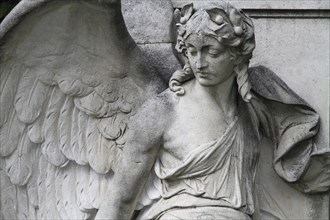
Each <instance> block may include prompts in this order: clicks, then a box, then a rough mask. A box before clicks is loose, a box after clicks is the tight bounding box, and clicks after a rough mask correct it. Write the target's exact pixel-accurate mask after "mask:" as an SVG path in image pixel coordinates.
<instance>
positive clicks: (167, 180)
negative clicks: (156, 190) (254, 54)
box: [142, 67, 322, 219]
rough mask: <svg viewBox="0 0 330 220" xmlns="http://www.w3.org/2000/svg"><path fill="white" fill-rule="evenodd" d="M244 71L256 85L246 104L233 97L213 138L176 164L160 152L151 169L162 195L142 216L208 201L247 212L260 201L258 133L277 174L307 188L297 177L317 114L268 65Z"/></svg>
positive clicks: (308, 151)
mask: <svg viewBox="0 0 330 220" xmlns="http://www.w3.org/2000/svg"><path fill="white" fill-rule="evenodd" d="M254 74H256V75H254ZM258 74H260V75H258ZM250 76H251V78H252V80H251V81H252V82H253V83H256V81H258V85H260V84H262V86H258V87H253V94H254V97H253V100H252V102H251V103H245V102H243V101H242V100H241V99H240V98H239V100H240V101H239V104H238V109H239V113H238V116H237V117H238V120H237V121H234V122H233V123H232V124H231V125H230V126H229V127H228V129H227V131H226V132H225V133H224V134H223V135H222V136H221V137H220V138H219V139H218V140H215V141H212V142H210V143H206V144H204V145H200V146H196V148H195V150H194V151H193V152H191V154H189V155H188V156H187V157H186V159H185V160H183V161H182V163H178V164H173V163H165V161H162V160H161V158H162V155H161V154H160V156H159V158H158V159H157V161H156V164H155V173H156V174H157V176H158V177H159V178H160V179H161V180H162V184H163V189H162V199H161V200H160V201H158V203H156V204H155V205H154V206H153V207H152V208H151V209H150V210H149V212H148V213H147V214H145V215H144V216H146V217H147V218H148V219H154V218H157V216H158V217H159V216H161V215H162V214H163V213H165V212H167V211H168V210H171V209H174V208H183V209H185V208H189V207H190V208H191V207H210V206H218V207H229V208H233V209H236V210H241V211H242V212H243V213H246V214H247V215H250V216H252V215H253V214H254V213H255V202H256V201H255V198H261V204H262V203H266V202H265V201H263V199H264V198H265V197H263V195H258V194H259V193H260V194H261V193H263V191H262V190H259V191H256V192H254V191H253V189H255V185H254V184H256V179H255V178H256V169H257V161H258V157H259V151H260V149H259V148H260V147H262V146H260V140H261V138H262V136H265V137H266V138H268V139H269V140H271V141H272V142H273V145H274V165H275V170H276V172H277V173H278V175H279V176H281V177H282V178H283V179H285V180H286V181H288V182H297V181H298V180H300V182H297V183H296V184H297V185H303V186H304V188H303V191H307V190H308V189H307V188H308V185H306V184H305V183H304V182H303V181H302V179H303V178H302V177H303V176H304V173H305V172H306V169H307V166H308V165H309V163H310V159H311V157H312V156H313V155H317V154H319V153H318V152H317V151H316V149H315V148H314V145H313V138H314V136H315V134H316V133H317V130H318V124H319V116H318V115H317V113H316V112H315V111H314V110H313V109H312V108H311V107H309V106H308V105H307V104H306V103H305V102H304V101H303V100H301V99H300V98H298V96H297V95H296V94H295V93H294V92H292V91H291V90H289V89H288V88H287V86H286V85H285V84H284V83H283V82H282V81H281V80H280V79H278V78H277V77H276V75H275V74H274V73H272V72H270V71H269V70H268V69H266V68H264V67H257V68H254V69H250ZM257 77H259V78H257ZM264 89H266V91H264ZM277 93H280V94H277ZM171 161H172V160H171ZM173 161H174V160H173ZM320 172H321V171H320ZM298 189H300V190H301V187H298ZM320 190H322V189H320ZM183 201H184V202H183ZM256 208H258V209H259V208H260V209H262V208H263V207H262V205H261V207H256ZM201 209H202V208H201ZM144 216H143V217H144ZM143 217H142V218H143Z"/></svg>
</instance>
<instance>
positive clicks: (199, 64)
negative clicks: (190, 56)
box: [196, 55, 207, 70]
mask: <svg viewBox="0 0 330 220" xmlns="http://www.w3.org/2000/svg"><path fill="white" fill-rule="evenodd" d="M205 67H207V61H206V60H205V58H204V57H203V56H202V55H198V56H197V59H196V69H197V70H201V69H204V68H205Z"/></svg>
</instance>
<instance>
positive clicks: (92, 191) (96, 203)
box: [88, 169, 109, 209]
mask: <svg viewBox="0 0 330 220" xmlns="http://www.w3.org/2000/svg"><path fill="white" fill-rule="evenodd" d="M103 176H104V175H100V174H99V173H97V172H95V171H94V170H93V169H90V174H89V188H88V190H89V196H90V201H91V203H92V205H93V207H94V208H96V209H99V208H100V204H101V201H102V200H103V195H105V194H101V191H104V190H105V189H104V188H103V190H101V188H102V187H104V184H102V181H104V180H105V178H104V177H103ZM106 184H109V182H107V183H106Z"/></svg>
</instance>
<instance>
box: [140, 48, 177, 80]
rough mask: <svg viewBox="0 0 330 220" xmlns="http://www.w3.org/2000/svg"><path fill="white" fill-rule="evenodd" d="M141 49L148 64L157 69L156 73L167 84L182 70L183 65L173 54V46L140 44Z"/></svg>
mask: <svg viewBox="0 0 330 220" xmlns="http://www.w3.org/2000/svg"><path fill="white" fill-rule="evenodd" d="M139 47H140V48H141V50H142V51H143V52H144V54H145V55H146V62H147V64H148V65H150V66H153V67H155V69H156V72H157V73H159V74H160V75H161V76H162V78H163V79H164V80H165V81H166V82H168V81H169V79H170V78H171V76H172V74H173V73H174V72H175V71H176V70H178V69H181V65H180V64H179V62H178V60H177V58H176V57H175V56H174V54H173V44H171V43H161V44H160V43H155V44H139Z"/></svg>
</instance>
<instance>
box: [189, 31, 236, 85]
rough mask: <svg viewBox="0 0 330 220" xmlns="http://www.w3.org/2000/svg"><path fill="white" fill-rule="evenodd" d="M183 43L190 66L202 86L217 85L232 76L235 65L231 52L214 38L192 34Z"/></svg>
mask: <svg viewBox="0 0 330 220" xmlns="http://www.w3.org/2000/svg"><path fill="white" fill-rule="evenodd" d="M185 43H186V46H187V56H188V59H189V63H190V66H191V68H192V70H193V72H194V75H195V77H196V80H197V81H198V82H199V83H200V84H201V85H202V86H217V85H220V84H221V83H223V82H224V81H226V80H227V79H228V78H229V77H230V76H232V74H233V71H234V66H235V65H234V62H233V59H231V53H230V51H229V50H228V48H227V47H225V46H223V45H221V44H220V43H219V42H218V41H217V40H216V39H214V38H212V37H209V36H205V35H197V34H192V35H190V36H189V37H188V39H187V40H186V42H185Z"/></svg>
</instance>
